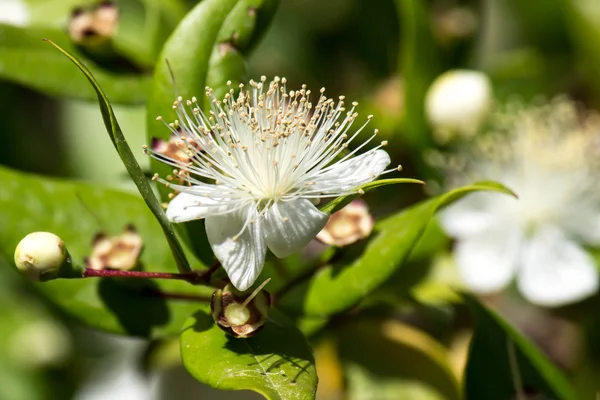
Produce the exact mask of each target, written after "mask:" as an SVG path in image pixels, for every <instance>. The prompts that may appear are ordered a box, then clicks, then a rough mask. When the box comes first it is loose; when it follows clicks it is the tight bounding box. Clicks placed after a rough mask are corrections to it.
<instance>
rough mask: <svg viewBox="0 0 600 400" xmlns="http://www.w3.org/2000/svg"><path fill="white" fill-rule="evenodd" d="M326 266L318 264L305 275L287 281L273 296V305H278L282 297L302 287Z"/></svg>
mask: <svg viewBox="0 0 600 400" xmlns="http://www.w3.org/2000/svg"><path fill="white" fill-rule="evenodd" d="M324 266H325V264H317V265H315V266H314V267H312V268H310V269H308V270H306V271H305V272H304V273H302V274H300V275H298V276H297V277H295V278H294V279H292V280H290V281H287V282H286V283H285V284H284V285H283V286H282V287H281V288H280V289H279V290H278V291H277V292H276V293H275V294H274V295H273V303H276V302H277V301H278V300H279V299H280V298H281V297H283V296H284V295H286V294H287V293H288V292H289V291H291V290H292V289H293V288H295V287H296V286H298V285H300V284H301V283H302V282H304V281H307V280H309V279H310V278H312V276H313V275H314V274H315V273H316V272H317V271H318V270H320V269H321V268H323V267H324Z"/></svg>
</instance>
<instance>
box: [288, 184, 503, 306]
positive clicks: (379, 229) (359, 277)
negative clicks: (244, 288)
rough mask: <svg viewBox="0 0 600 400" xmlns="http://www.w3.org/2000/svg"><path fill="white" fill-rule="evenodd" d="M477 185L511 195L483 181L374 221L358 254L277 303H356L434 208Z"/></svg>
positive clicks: (389, 269) (396, 260) (392, 266)
mask: <svg viewBox="0 0 600 400" xmlns="http://www.w3.org/2000/svg"><path fill="white" fill-rule="evenodd" d="M479 190H488V191H495V192H500V193H504V194H510V195H514V194H513V193H512V192H511V191H510V190H509V189H507V188H506V187H504V186H502V185H501V184H498V183H494V182H482V183H477V184H474V185H469V186H464V187H461V188H459V189H456V190H453V191H451V192H449V193H446V194H444V195H442V196H438V197H435V198H432V199H430V200H427V201H425V202H422V203H419V204H417V205H415V206H413V207H411V208H409V209H408V210H405V211H402V212H400V213H398V214H395V215H392V216H391V217H388V218H386V219H384V220H382V221H380V222H378V223H377V224H376V225H375V229H374V232H373V233H372V235H371V237H370V238H369V239H368V240H367V242H366V243H365V244H364V245H363V246H364V248H362V249H358V250H357V251H359V250H360V251H361V253H362V254H361V255H360V256H359V257H358V258H356V259H351V260H349V259H342V260H340V261H338V262H336V263H334V264H333V265H328V266H326V267H324V268H321V269H320V270H319V271H318V272H317V273H316V274H315V276H314V277H313V278H312V280H311V281H310V282H309V283H308V284H307V285H303V286H298V287H297V288H296V289H294V290H293V291H291V292H290V293H289V294H288V297H289V298H290V300H286V297H284V298H282V302H281V306H282V307H286V308H287V309H288V310H290V312H294V313H298V314H305V315H311V316H322V317H323V316H327V315H331V314H335V313H339V312H342V311H344V310H346V309H348V308H350V307H352V306H354V305H355V304H357V303H358V302H359V301H360V299H362V298H363V297H364V296H365V295H367V294H369V293H370V292H372V291H373V290H375V289H377V288H378V287H379V286H380V285H381V284H382V283H384V282H385V281H386V280H387V279H388V278H389V277H390V276H391V275H392V274H393V273H394V271H395V270H396V269H398V268H400V267H401V266H402V264H403V262H404V261H405V260H406V258H407V257H408V255H409V254H410V252H411V251H412V249H413V248H414V247H415V245H416V243H417V242H418V241H419V239H420V238H421V236H422V235H423V232H424V231H425V228H426V226H427V224H428V223H429V220H430V219H431V218H432V217H433V216H434V214H435V212H436V211H438V210H439V209H441V208H443V207H445V206H446V205H448V204H450V203H452V202H453V201H456V200H458V199H460V198H461V197H463V196H464V195H466V194H468V193H471V192H475V191H479ZM294 294H295V296H294ZM294 297H295V298H296V299H297V298H298V297H300V298H303V299H304V301H303V302H302V306H301V307H302V309H300V310H299V309H297V307H294V305H295V304H297V302H293V299H294ZM294 308H295V309H294Z"/></svg>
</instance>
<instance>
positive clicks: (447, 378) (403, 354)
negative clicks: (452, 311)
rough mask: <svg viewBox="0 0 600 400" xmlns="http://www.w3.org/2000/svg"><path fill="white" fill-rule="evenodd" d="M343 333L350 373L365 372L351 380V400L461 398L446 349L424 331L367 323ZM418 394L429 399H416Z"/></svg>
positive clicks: (341, 349) (389, 323) (343, 350)
mask: <svg viewBox="0 0 600 400" xmlns="http://www.w3.org/2000/svg"><path fill="white" fill-rule="evenodd" d="M340 333H341V334H340V335H339V338H338V341H339V344H338V347H339V354H340V358H341V360H342V361H343V363H344V366H345V370H346V373H348V372H350V373H352V372H360V374H359V375H360V376H354V378H358V380H359V381H356V380H353V379H352V378H353V376H352V375H351V376H348V378H349V379H348V392H349V398H350V399H364V398H373V399H391V398H395V399H396V398H397V399H412V398H419V399H421V398H425V399H432V400H433V399H435V400H441V399H445V400H458V399H459V398H460V394H459V393H460V391H459V384H458V381H457V379H456V377H455V376H454V374H453V372H452V370H451V368H450V365H449V363H448V354H447V351H446V349H445V348H444V347H443V346H442V345H441V344H440V343H438V342H436V341H435V340H434V339H433V338H432V337H430V336H429V335H428V334H426V333H425V332H422V331H420V330H418V329H415V328H413V327H411V326H409V325H406V324H403V323H401V322H397V321H392V320H388V321H380V320H374V319H362V320H358V321H354V322H351V323H350V324H349V325H347V326H344V328H343V330H340ZM357 343H360V346H357V345H356V344H357ZM357 369H358V370H359V371H357ZM369 381H375V382H376V383H377V384H375V382H373V383H372V384H369ZM367 389H368V390H370V391H371V393H370V395H369V396H365V395H366V393H365V392H366V390H367ZM373 391H374V392H373ZM391 391H393V395H391V394H392V392H391ZM415 391H417V392H422V393H427V395H428V397H417V396H415V395H414V393H415ZM410 393H413V395H411V394H410Z"/></svg>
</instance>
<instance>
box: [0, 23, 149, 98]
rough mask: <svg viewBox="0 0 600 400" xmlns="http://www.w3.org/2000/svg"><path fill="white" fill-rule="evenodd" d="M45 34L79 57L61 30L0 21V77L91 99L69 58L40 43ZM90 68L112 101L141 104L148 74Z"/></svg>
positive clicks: (147, 83) (33, 86)
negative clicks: (28, 26)
mask: <svg viewBox="0 0 600 400" xmlns="http://www.w3.org/2000/svg"><path fill="white" fill-rule="evenodd" d="M44 37H48V38H52V39H53V40H55V41H56V42H58V43H60V44H61V46H63V48H64V49H66V51H68V52H69V53H72V54H76V55H77V56H78V57H80V56H81V54H80V53H78V51H77V50H76V49H75V47H74V46H73V45H72V44H71V40H70V39H69V38H68V37H67V35H66V34H65V33H64V31H63V30H62V29H59V28H41V27H30V28H21V27H15V26H10V25H3V24H0V77H1V78H3V79H7V80H11V81H14V82H17V83H19V84H21V85H24V86H27V87H30V88H32V89H35V90H39V91H41V92H44V93H46V94H49V95H53V96H65V97H71V98H78V99H86V100H93V99H94V98H95V97H96V94H95V92H94V91H93V90H92V88H91V87H90V85H89V83H88V82H87V81H86V79H85V78H84V77H83V75H81V76H79V75H73V66H72V65H71V63H70V62H69V60H68V59H66V58H65V57H63V56H62V55H60V54H59V53H58V52H56V51H55V50H54V49H52V48H51V47H49V46H48V45H46V44H45V43H44V42H42V40H41V39H42V38H44ZM90 70H91V71H92V73H93V74H94V76H95V77H96V78H97V80H98V83H99V84H100V86H102V87H103V88H104V90H105V91H106V93H107V94H108V95H109V96H110V97H111V99H112V100H113V101H114V102H116V103H120V104H141V103H143V102H144V101H145V99H146V95H147V92H148V89H149V87H150V76H148V75H144V74H133V73H129V74H125V73H115V72H111V71H108V70H105V69H103V68H100V67H99V66H97V65H94V64H92V65H90Z"/></svg>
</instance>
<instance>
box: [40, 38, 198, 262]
mask: <svg viewBox="0 0 600 400" xmlns="http://www.w3.org/2000/svg"><path fill="white" fill-rule="evenodd" d="M46 40H47V39H46ZM48 42H49V43H50V44H52V45H53V46H54V47H56V48H57V49H58V50H59V51H60V52H61V53H63V54H64V55H65V56H66V57H67V58H68V59H69V60H71V61H72V62H73V64H75V65H76V66H77V68H79V70H80V71H81V72H83V74H84V75H85V77H86V78H87V79H88V81H89V82H90V84H91V85H92V87H93V88H94V90H95V91H96V94H97V95H98V104H99V106H100V112H101V113H102V119H103V120H104V126H105V127H106V131H107V132H108V135H109V137H110V139H111V140H112V142H113V144H114V146H115V149H116V150H117V153H119V156H120V157H121V160H122V161H123V164H124V165H125V168H127V172H129V176H131V180H133V182H134V183H135V186H136V187H137V189H138V191H139V192H140V194H141V195H142V198H143V199H144V201H145V202H146V205H147V206H148V208H149V209H150V211H152V213H153V214H154V216H155V217H156V220H157V221H158V223H159V224H160V226H161V227H162V229H163V233H164V235H165V237H166V238H167V242H168V243H169V246H170V247H171V251H172V252H173V256H174V257H175V261H176V262H177V267H178V268H179V271H180V272H190V271H191V268H190V266H189V264H188V261H187V259H186V257H185V254H184V252H183V248H182V247H181V244H179V241H178V239H177V236H176V235H175V231H174V230H173V227H172V226H171V223H170V222H169V220H168V219H167V216H166V214H165V212H164V210H163V208H162V206H161V205H160V203H159V201H158V199H157V198H156V196H155V195H154V192H153V191H152V188H151V187H150V184H149V183H148V179H147V178H146V175H145V174H144V171H142V169H141V168H140V165H139V164H138V162H137V160H136V159H135V157H134V155H133V153H132V152H131V149H130V148H129V145H128V144H127V140H125V136H123V132H121V128H120V127H119V123H118V122H117V117H116V116H115V113H114V111H113V109H112V107H111V105H110V101H109V100H108V98H107V97H106V94H105V93H104V92H103V91H102V88H101V87H100V86H99V84H98V82H97V81H96V79H95V78H94V76H93V75H92V73H91V72H90V71H89V70H88V69H87V68H86V66H85V65H83V64H82V63H81V62H79V60H77V59H76V58H75V57H74V56H73V55H71V54H69V53H68V52H67V51H65V50H64V49H62V48H61V47H60V46H58V45H57V44H55V43H54V42H52V41H49V40H48Z"/></svg>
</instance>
